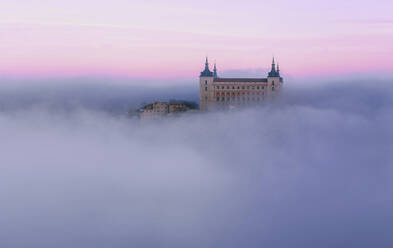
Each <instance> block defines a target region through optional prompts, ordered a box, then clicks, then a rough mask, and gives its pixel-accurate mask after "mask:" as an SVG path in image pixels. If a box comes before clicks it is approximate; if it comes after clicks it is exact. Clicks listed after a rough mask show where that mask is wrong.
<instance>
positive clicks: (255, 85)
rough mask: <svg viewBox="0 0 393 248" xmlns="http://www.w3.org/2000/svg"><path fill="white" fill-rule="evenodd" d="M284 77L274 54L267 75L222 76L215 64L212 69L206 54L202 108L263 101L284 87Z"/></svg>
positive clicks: (200, 84) (201, 99) (235, 105)
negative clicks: (253, 76)
mask: <svg viewBox="0 0 393 248" xmlns="http://www.w3.org/2000/svg"><path fill="white" fill-rule="evenodd" d="M282 84H283V78H282V77H281V76H280V68H279V66H278V65H277V68H276V65H275V62H274V58H273V62H272V68H271V71H270V72H269V73H268V76H267V78H221V77H219V76H218V74H217V67H216V64H214V69H213V71H210V69H209V62H208V59H207V58H206V63H205V70H204V71H202V72H201V74H200V77H199V86H200V109H201V110H208V109H221V108H228V107H231V106H233V107H237V106H249V105H256V104H260V103H262V102H263V101H264V100H266V99H268V98H273V97H274V96H275V95H276V94H277V93H278V92H279V91H280V89H281V88H282Z"/></svg>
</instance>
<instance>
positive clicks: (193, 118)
mask: <svg viewBox="0 0 393 248" xmlns="http://www.w3.org/2000/svg"><path fill="white" fill-rule="evenodd" d="M177 88H178V90H181V91H183V93H182V94H179V95H183V96H184V97H186V96H188V95H190V96H189V97H192V96H191V95H192V94H196V95H197V92H196V91H195V90H194V89H192V88H188V89H187V88H185V87H183V86H178V87H177ZM142 90H143V89H142ZM178 90H167V89H165V88H159V87H154V88H153V89H151V90H150V92H151V94H153V95H157V96H161V97H168V98H169V97H173V95H174V92H177V91H178ZM140 91H141V89H138V88H137V87H136V86H134V85H125V84H117V85H114V84H105V85H103V86H97V85H94V86H91V87H86V85H85V87H81V85H79V84H74V85H72V84H63V85H60V83H57V84H53V85H48V84H46V86H45V87H37V86H35V87H34V86H32V85H30V86H29V85H25V86H24V87H22V86H18V85H16V84H11V85H8V86H7V87H6V86H4V85H0V94H1V96H0V139H1V142H0V151H1V156H0V171H1V173H0V200H1V204H0V222H1V223H2V224H1V225H0V247H5V248H25V247H31V248H52V247H59V248H68V247H74V248H86V247H88V248H90V247H94V248H106V247H116V248H122V247H124V248H125V247H140V248H155V247H162V248H166V247H168V248H169V247H170V248H177V247H192V248H200V247H207V248H213V247H214V248H217V247H226V248H235V247H251V248H254V247H255V248H257V247H258V248H259V247H271V248H287V247H295V248H315V247H319V248H330V247H337V248H348V247H359V248H369V247H379V248H391V247H393V236H392V230H393V215H392V206H393V198H392V195H393V181H392V180H391V179H392V176H393V153H392V151H393V116H392V114H391V113H392V108H393V87H392V84H391V82H389V81H377V82H376V83H375V84H369V83H368V82H367V81H366V82H361V83H360V82H348V81H345V82H344V81H339V82H336V83H330V84H322V83H321V84H317V85H311V84H309V85H306V84H299V85H296V86H295V85H294V84H291V85H288V87H286V88H285V91H283V92H282V93H283V95H282V96H283V97H282V98H277V101H276V102H274V103H271V104H269V103H266V104H265V105H264V106H263V107H260V108H255V109H253V108H249V109H242V110H237V111H228V112H210V113H200V114H185V115H182V116H179V117H177V118H167V119H162V120H155V121H145V122H140V121H139V120H137V119H135V118H127V117H126V116H125V115H124V113H123V114H122V115H113V114H112V112H111V108H109V106H113V107H114V108H118V107H119V106H121V105H128V106H132V104H131V103H130V102H129V101H130V98H137V99H136V100H135V101H136V102H142V101H143V100H144V97H145V95H143V94H138V92H140ZM126 95H128V96H129V97H128V98H127V97H125V96H126ZM187 99H190V98H187ZM26 101H27V102H26ZM98 102H101V105H97V103H98ZM103 106H106V107H103Z"/></svg>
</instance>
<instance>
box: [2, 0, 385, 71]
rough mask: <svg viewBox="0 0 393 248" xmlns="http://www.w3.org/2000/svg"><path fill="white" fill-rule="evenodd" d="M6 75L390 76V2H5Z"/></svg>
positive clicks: (278, 0)
mask: <svg viewBox="0 0 393 248" xmlns="http://www.w3.org/2000/svg"><path fill="white" fill-rule="evenodd" d="M1 10H2V11H1V12H2V14H1V17H0V76H17V77H18V76H40V77H41V76H45V77H46V76H50V77H52V76H54V77H60V76H80V75H83V76H86V75H87V76H91V75H94V76H100V75H106V76H121V77H123V76H126V77H149V78H177V77H184V78H191V77H196V76H198V74H199V72H200V71H201V70H202V67H203V62H204V57H205V56H206V55H208V56H209V58H210V59H211V61H214V60H216V61H217V64H218V68H219V70H221V71H223V70H233V69H240V70H247V69H255V68H266V67H268V66H269V64H270V61H271V57H272V55H273V54H274V56H275V57H277V59H278V60H279V62H280V64H281V69H282V71H283V72H285V73H286V74H288V75H292V76H295V77H303V76H305V75H309V74H310V75H313V76H319V75H321V76H322V75H335V76H337V75H343V74H353V73H371V74H372V73H388V72H391V71H392V70H393V17H392V14H391V12H392V10H393V1H391V0H378V1H369V0H367V1H366V0H348V1H338V0H331V1H325V0H323V1H322V0H313V1H311V0H299V1H290V0H277V1H261V0H245V1H222V0H219V1H206V0H199V1H185V0H182V1H180V0H175V1H170V2H169V1H165V0H153V1H150V0H145V1H139V0H132V1H129V0H112V1H107V0H106V1H102V0H83V1H80V0H67V1H65V0H62V1H59V0H18V1H15V0H2V3H1Z"/></svg>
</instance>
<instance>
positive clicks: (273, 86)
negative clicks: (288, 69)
mask: <svg viewBox="0 0 393 248" xmlns="http://www.w3.org/2000/svg"><path fill="white" fill-rule="evenodd" d="M282 83H283V80H282V77H281V76H280V67H279V65H277V69H276V62H275V61H274V57H273V61H272V69H271V70H270V72H269V73H268V77H267V87H268V94H269V93H270V94H269V95H273V93H275V91H278V90H280V88H281V85H282Z"/></svg>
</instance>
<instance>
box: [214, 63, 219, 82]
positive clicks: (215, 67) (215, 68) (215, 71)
mask: <svg viewBox="0 0 393 248" xmlns="http://www.w3.org/2000/svg"><path fill="white" fill-rule="evenodd" d="M213 76H214V77H215V78H216V77H218V76H217V66H216V62H215V61H214V70H213Z"/></svg>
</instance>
